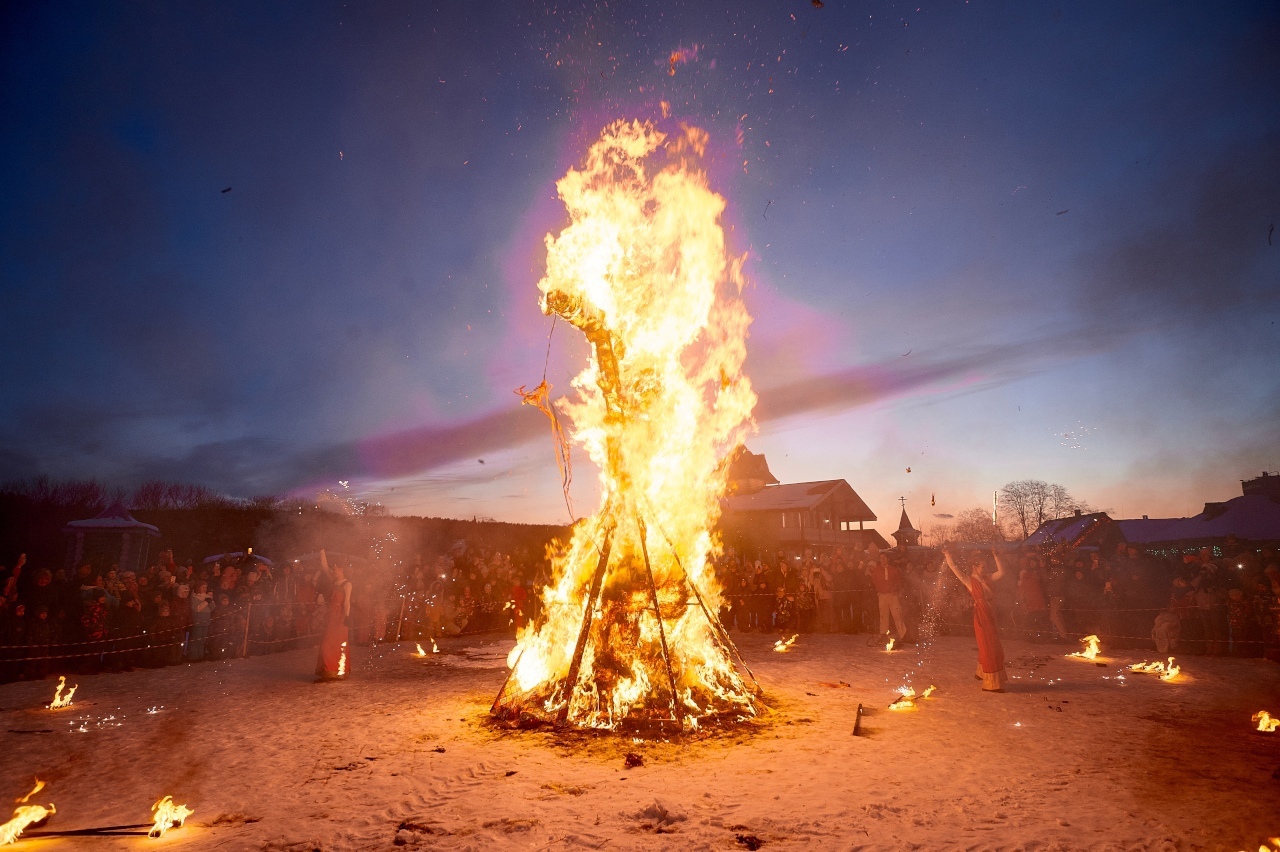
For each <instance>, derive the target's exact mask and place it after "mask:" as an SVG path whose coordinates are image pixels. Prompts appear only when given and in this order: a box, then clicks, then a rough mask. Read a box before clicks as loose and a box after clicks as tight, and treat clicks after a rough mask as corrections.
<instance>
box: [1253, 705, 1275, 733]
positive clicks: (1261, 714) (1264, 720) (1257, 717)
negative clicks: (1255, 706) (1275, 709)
mask: <svg viewBox="0 0 1280 852" xmlns="http://www.w3.org/2000/svg"><path fill="white" fill-rule="evenodd" d="M1253 723H1254V724H1255V725H1257V726H1258V728H1257V729H1258V730H1259V731H1262V733H1264V734H1271V733H1275V731H1276V729H1277V728H1280V719H1276V718H1273V717H1272V715H1271V714H1270V713H1268V712H1267V711H1266V710H1259V711H1258V712H1257V713H1254V714H1253Z"/></svg>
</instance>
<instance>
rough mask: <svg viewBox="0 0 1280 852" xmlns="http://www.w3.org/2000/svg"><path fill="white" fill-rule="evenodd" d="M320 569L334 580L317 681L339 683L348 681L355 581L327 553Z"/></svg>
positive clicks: (321, 555) (330, 592) (322, 557)
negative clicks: (353, 583) (343, 680)
mask: <svg viewBox="0 0 1280 852" xmlns="http://www.w3.org/2000/svg"><path fill="white" fill-rule="evenodd" d="M320 565H321V567H322V568H323V569H324V571H325V573H327V574H329V575H330V577H331V583H330V588H329V599H328V603H327V618H326V620H325V626H324V635H323V636H322V637H321V638H320V653H319V655H318V656H317V658H316V677H317V678H318V679H319V680H322V681H323V680H338V679H341V678H345V677H348V676H349V674H350V665H349V662H348V647H347V643H348V639H349V636H350V633H349V628H350V617H351V581H350V580H348V579H347V575H346V570H345V568H344V567H343V566H342V565H341V564H340V563H337V562H335V563H334V565H333V566H332V567H330V565H329V560H328V558H327V557H326V555H325V552H324V551H323V550H321V551H320Z"/></svg>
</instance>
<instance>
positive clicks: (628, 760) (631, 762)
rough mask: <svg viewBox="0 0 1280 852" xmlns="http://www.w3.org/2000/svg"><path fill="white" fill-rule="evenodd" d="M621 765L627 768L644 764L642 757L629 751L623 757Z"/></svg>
mask: <svg viewBox="0 0 1280 852" xmlns="http://www.w3.org/2000/svg"><path fill="white" fill-rule="evenodd" d="M622 765H623V766H625V767H627V768H628V769H635V768H636V767H637V766H644V758H643V757H641V756H640V755H638V754H636V753H635V752H634V751H629V752H627V755H626V757H624V758H623V760H622Z"/></svg>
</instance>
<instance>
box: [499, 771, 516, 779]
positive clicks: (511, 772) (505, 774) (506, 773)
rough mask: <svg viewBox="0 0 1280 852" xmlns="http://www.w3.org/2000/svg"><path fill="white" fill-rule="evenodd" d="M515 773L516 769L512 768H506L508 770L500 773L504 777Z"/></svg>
mask: <svg viewBox="0 0 1280 852" xmlns="http://www.w3.org/2000/svg"><path fill="white" fill-rule="evenodd" d="M515 774H516V770H514V769H508V770H507V771H506V772H504V773H503V774H502V775H503V777H504V778H510V777H511V776H512V775H515Z"/></svg>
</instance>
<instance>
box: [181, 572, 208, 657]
mask: <svg viewBox="0 0 1280 852" xmlns="http://www.w3.org/2000/svg"><path fill="white" fill-rule="evenodd" d="M213 606H214V604H213V592H211V591H209V583H208V581H206V580H197V581H196V590H195V592H194V593H193V594H192V595H191V642H190V644H189V645H188V646H187V658H188V659H190V660H203V659H204V658H205V654H206V653H207V649H206V647H205V646H206V644H207V643H208V641H209V628H210V626H211V625H212V624H213Z"/></svg>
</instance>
